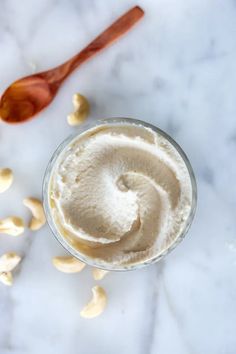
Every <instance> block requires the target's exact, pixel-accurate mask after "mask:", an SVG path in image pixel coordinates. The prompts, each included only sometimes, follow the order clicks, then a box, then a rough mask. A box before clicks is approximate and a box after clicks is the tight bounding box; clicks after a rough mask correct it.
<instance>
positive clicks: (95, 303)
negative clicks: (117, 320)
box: [80, 286, 107, 318]
mask: <svg viewBox="0 0 236 354" xmlns="http://www.w3.org/2000/svg"><path fill="white" fill-rule="evenodd" d="M92 293H93V298H92V300H91V301H90V302H89V303H88V304H87V305H86V306H85V307H84V308H83V310H82V311H81V312H80V315H81V316H82V317H84V318H94V317H97V316H99V315H100V314H101V313H102V312H103V311H104V309H105V307H106V304H107V295H106V292H105V290H104V289H103V288H101V287H100V286H94V287H93V288H92Z"/></svg>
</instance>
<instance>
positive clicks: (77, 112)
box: [67, 93, 89, 125]
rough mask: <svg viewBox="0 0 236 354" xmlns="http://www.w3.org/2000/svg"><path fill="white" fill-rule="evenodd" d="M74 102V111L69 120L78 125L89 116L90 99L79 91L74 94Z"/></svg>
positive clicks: (70, 122)
mask: <svg viewBox="0 0 236 354" xmlns="http://www.w3.org/2000/svg"><path fill="white" fill-rule="evenodd" d="M72 102H73V105H74V112H73V113H71V114H69V115H68V116H67V122H68V124H70V125H78V124H81V123H82V122H83V121H84V120H85V119H86V118H87V116H88V114H89V103H88V100H87V99H86V98H85V97H84V96H82V95H80V94H79V93H76V94H74V95H73V99H72Z"/></svg>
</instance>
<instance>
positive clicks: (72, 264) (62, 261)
mask: <svg viewBox="0 0 236 354" xmlns="http://www.w3.org/2000/svg"><path fill="white" fill-rule="evenodd" d="M52 263H53V265H54V266H55V267H56V268H57V269H58V270H60V272H63V273H78V272H81V270H82V269H84V267H85V263H83V262H81V261H79V260H78V259H77V258H75V257H54V258H53V259H52Z"/></svg>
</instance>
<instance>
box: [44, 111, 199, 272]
mask: <svg viewBox="0 0 236 354" xmlns="http://www.w3.org/2000/svg"><path fill="white" fill-rule="evenodd" d="M105 124H114V125H120V124H128V125H130V124H135V125H141V126H143V127H145V128H150V129H152V130H153V131H154V132H156V133H158V134H160V135H161V136H163V137H164V138H165V139H166V140H167V141H168V142H170V143H171V145H172V146H174V148H175V149H176V150H177V152H178V153H179V154H180V156H181V157H182V159H183V161H184V163H185V166H186V167H187V170H188V173H189V177H190V181H191V187H192V204H191V210H190V213H189V216H188V218H187V220H186V224H185V227H184V229H183V230H182V232H181V233H180V235H179V236H178V237H177V238H176V239H175V240H174V241H173V243H172V244H170V246H169V247H167V248H166V249H163V251H161V252H160V253H158V254H157V255H155V256H153V257H151V258H149V259H146V260H144V261H141V262H140V261H139V262H137V263H131V264H126V265H117V264H115V265H113V264H108V263H107V264H106V265H105V264H100V263H98V262H96V260H95V259H93V258H92V257H89V256H86V255H85V254H83V253H82V252H80V251H78V250H77V249H75V248H74V247H73V246H72V245H71V244H70V243H69V241H67V240H66V238H65V237H64V236H62V235H61V234H60V232H59V231H58V229H57V227H56V225H55V223H54V220H53V216H52V213H51V208H50V205H49V193H48V191H49V183H50V179H51V173H52V171H53V167H54V165H55V163H56V161H57V159H58V158H59V156H60V154H61V153H62V152H63V150H64V149H65V148H66V147H67V146H68V145H69V144H70V143H71V142H72V141H73V140H74V139H75V138H77V137H78V136H79V135H81V134H83V133H85V132H86V131H87V130H90V129H93V128H95V127H99V126H102V125H105ZM42 195H43V207H44V211H45V216H46V219H47V223H48V225H49V227H50V229H51V231H52V234H53V235H54V237H55V238H56V240H57V241H58V242H59V243H60V244H61V245H62V246H63V248H64V249H65V250H66V251H67V252H69V253H70V254H71V255H72V256H74V257H75V258H77V259H79V260H80V261H82V262H84V263H86V264H87V265H90V266H92V267H96V268H100V269H104V270H108V271H127V270H134V269H140V268H143V267H145V266H147V265H150V264H153V263H156V262H158V261H159V260H161V259H162V258H163V257H164V256H166V255H167V254H169V253H170V252H171V251H172V250H173V249H175V247H176V246H177V245H178V244H179V243H180V242H181V241H182V240H183V239H184V238H185V235H186V234H187V232H188V230H189V228H190V226H191V224H192V221H193V218H194V215H195V212H196V206H197V184H196V178H195V175H194V172H193V169H192V166H191V164H190V161H189V159H188V157H187V155H186V153H185V152H184V151H183V149H182V148H181V147H180V145H179V144H178V143H177V142H176V141H175V140H174V139H173V138H172V137H171V136H169V135H168V134H167V133H166V132H164V131H163V130H161V129H160V128H158V127H156V126H155V125H152V124H150V123H147V122H145V121H142V120H138V119H134V118H124V117H117V118H105V119H99V120H96V121H95V122H94V121H93V122H89V123H87V124H84V125H83V126H82V127H79V129H78V130H77V131H76V132H75V133H73V134H70V135H69V136H68V137H67V138H66V139H64V140H63V141H62V143H60V144H59V145H58V147H57V148H56V150H55V151H54V153H53V154H52V156H51V158H50V160H49V162H48V165H47V167H46V171H45V174H44V177H43V187H42Z"/></svg>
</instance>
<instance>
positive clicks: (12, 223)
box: [0, 216, 24, 236]
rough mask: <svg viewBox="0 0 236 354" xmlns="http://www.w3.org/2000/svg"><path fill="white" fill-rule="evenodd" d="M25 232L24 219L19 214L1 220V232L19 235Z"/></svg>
mask: <svg viewBox="0 0 236 354" xmlns="http://www.w3.org/2000/svg"><path fill="white" fill-rule="evenodd" d="M23 232H24V221H23V220H22V219H21V218H18V217H17V216H9V217H8V218H6V219H2V220H0V233H3V234H8V235H12V236H18V235H20V234H22V233H23Z"/></svg>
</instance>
